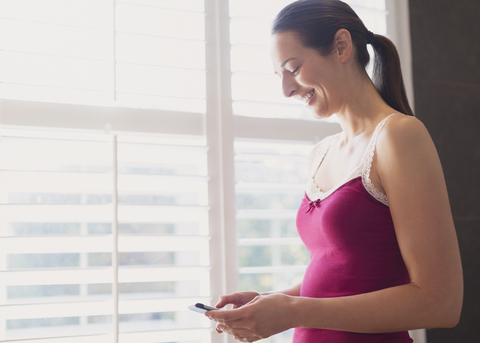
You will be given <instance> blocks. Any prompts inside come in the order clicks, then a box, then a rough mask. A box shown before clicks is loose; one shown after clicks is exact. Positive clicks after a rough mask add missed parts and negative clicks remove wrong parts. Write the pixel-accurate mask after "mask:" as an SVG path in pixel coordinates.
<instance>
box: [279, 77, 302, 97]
mask: <svg viewBox="0 0 480 343" xmlns="http://www.w3.org/2000/svg"><path fill="white" fill-rule="evenodd" d="M297 89H298V84H297V83H296V82H295V81H294V80H293V78H291V77H288V76H285V77H284V78H283V79H282V90H283V95H284V96H285V97H287V98H290V97H292V96H293V95H294V94H295V91H296V90H297Z"/></svg>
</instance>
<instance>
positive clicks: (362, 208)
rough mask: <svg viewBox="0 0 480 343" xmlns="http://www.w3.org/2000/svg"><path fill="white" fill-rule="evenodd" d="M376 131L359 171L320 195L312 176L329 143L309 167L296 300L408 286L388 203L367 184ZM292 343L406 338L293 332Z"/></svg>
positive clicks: (397, 342) (395, 342) (403, 338)
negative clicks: (305, 255)
mask: <svg viewBox="0 0 480 343" xmlns="http://www.w3.org/2000/svg"><path fill="white" fill-rule="evenodd" d="M388 118H389V117H387V118H385V119H384V120H382V121H381V122H380V123H379V124H378V125H377V127H376V129H375V131H374V133H373V135H372V138H371V140H370V143H369V145H368V147H367V150H366V152H365V154H364V156H363V158H362V160H361V163H360V165H359V166H358V167H357V168H355V170H353V171H352V173H351V174H350V175H349V176H348V177H347V178H346V179H345V180H344V181H343V182H342V183H341V184H340V185H339V186H338V187H335V188H334V189H332V190H330V191H328V192H321V191H320V189H319V188H318V187H317V186H316V185H315V182H314V176H315V173H316V170H317V169H318V166H319V165H320V164H321V163H322V161H323V158H324V157H325V155H326V153H327V151H328V149H329V147H330V143H331V141H332V140H333V139H335V138H336V136H331V137H330V138H328V139H327V140H326V141H324V143H322V144H323V146H322V147H320V149H319V151H318V152H317V154H316V156H315V158H314V162H313V164H312V171H311V174H310V177H309V181H308V185H307V191H306V194H305V197H304V199H303V201H302V203H301V205H300V208H299V210H298V215H297V229H298V233H299V235H300V237H301V239H302V241H303V242H304V244H305V246H306V247H307V249H308V251H309V252H310V263H309V265H308V267H307V270H306V273H305V276H304V279H303V282H302V288H301V293H300V295H301V296H302V297H313V298H329V297H340V296H348V295H354V294H360V293H367V292H372V291H376V290H380V289H383V288H387V287H393V286H397V285H402V284H407V283H409V282H410V277H409V275H408V271H407V268H406V266H405V263H404V261H403V258H402V255H401V253H400V249H399V246H398V243H397V239H396V236H395V229H394V227H393V222H392V217H391V215H390V209H389V207H388V199H387V197H386V195H385V194H383V193H382V192H380V191H379V190H378V189H376V188H375V187H374V185H373V184H372V182H371V181H370V169H371V165H372V160H373V155H374V152H375V144H376V140H377V136H378V132H379V131H380V130H381V128H382V127H383V125H384V124H385V122H386V120H387V119H388ZM293 342H294V343H317V342H325V343H363V342H365V343H367V342H368V343H377V342H389V343H407V342H413V341H412V339H411V338H410V336H409V335H408V332H407V331H405V332H395V333H385V334H360V333H352V332H344V331H334V330H323V329H304V328H296V329H295V334H294V338H293Z"/></svg>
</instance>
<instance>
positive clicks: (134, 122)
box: [0, 99, 204, 158]
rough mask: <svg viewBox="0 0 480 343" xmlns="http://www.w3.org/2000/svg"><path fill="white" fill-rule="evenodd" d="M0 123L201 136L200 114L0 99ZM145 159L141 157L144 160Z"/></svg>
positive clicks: (201, 116) (201, 122)
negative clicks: (0, 114)
mask: <svg viewBox="0 0 480 343" xmlns="http://www.w3.org/2000/svg"><path fill="white" fill-rule="evenodd" d="M0 112H1V113H2V116H1V118H0V124H3V125H23V126H34V127H35V126H40V127H55V128H56V127H62V128H72V129H86V130H99V132H104V130H105V127H106V125H107V124H108V125H109V127H110V129H111V130H113V131H125V132H150V133H152V132H154V133H167V134H179V135H202V134H203V131H204V130H203V127H204V125H203V115H201V114H198V113H187V112H166V111H160V110H148V109H140V108H135V109H132V108H116V107H104V106H87V105H68V104H54V103H45V102H35V101H21V100H7V99H0ZM144 158H145V157H144Z"/></svg>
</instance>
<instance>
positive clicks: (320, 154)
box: [306, 135, 337, 201]
mask: <svg viewBox="0 0 480 343" xmlns="http://www.w3.org/2000/svg"><path fill="white" fill-rule="evenodd" d="M336 136H337V135H333V136H330V137H329V138H328V139H327V141H326V142H324V143H323V144H322V146H321V147H320V148H319V149H318V151H317V152H316V153H315V157H314V158H313V162H312V169H311V170H310V176H309V178H308V182H307V187H306V193H307V196H308V198H309V199H310V200H312V201H317V200H319V199H324V198H325V197H326V195H325V194H326V193H330V191H329V192H325V193H324V192H322V191H321V190H320V188H318V187H317V185H316V184H315V181H314V177H315V174H316V173H317V170H318V168H319V167H320V164H321V163H322V162H323V159H324V158H325V155H326V154H327V152H328V150H329V149H330V145H331V144H332V141H333V139H334V138H335V137H336Z"/></svg>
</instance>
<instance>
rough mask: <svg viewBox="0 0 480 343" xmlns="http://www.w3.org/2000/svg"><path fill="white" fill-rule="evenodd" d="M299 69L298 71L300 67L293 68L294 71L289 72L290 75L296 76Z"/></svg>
mask: <svg viewBox="0 0 480 343" xmlns="http://www.w3.org/2000/svg"><path fill="white" fill-rule="evenodd" d="M299 69H300V66H298V67H297V68H295V70H293V71H291V72H290V74H292V75H297V74H298V70H299Z"/></svg>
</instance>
